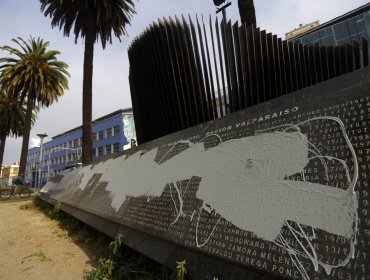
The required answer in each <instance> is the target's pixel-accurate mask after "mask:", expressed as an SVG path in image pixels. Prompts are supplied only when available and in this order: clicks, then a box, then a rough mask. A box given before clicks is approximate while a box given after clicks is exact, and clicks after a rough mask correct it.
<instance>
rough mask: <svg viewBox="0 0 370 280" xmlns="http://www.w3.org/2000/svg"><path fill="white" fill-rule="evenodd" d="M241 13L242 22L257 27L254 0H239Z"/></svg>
mask: <svg viewBox="0 0 370 280" xmlns="http://www.w3.org/2000/svg"><path fill="white" fill-rule="evenodd" d="M238 6H239V14H240V19H241V21H242V24H246V25H247V26H249V25H253V26H254V27H256V12H255V10H254V3H253V0H238Z"/></svg>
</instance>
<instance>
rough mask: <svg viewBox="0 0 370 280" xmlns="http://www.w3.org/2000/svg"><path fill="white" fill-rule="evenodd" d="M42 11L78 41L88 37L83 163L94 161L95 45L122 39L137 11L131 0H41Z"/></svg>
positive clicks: (53, 23) (86, 45)
mask: <svg viewBox="0 0 370 280" xmlns="http://www.w3.org/2000/svg"><path fill="white" fill-rule="evenodd" d="M40 2H41V11H43V12H44V15H45V16H46V17H47V16H50V18H51V19H52V21H51V25H52V27H55V26H58V27H59V29H63V32H64V35H65V36H69V35H70V33H71V30H72V28H73V33H74V35H75V42H77V39H78V37H80V36H81V38H84V39H85V50H84V66H83V87H82V163H83V164H89V163H90V162H91V161H92V130H91V122H92V78H93V58H94V44H95V42H96V41H98V40H99V39H100V41H101V44H102V46H103V49H104V48H105V46H106V43H107V42H109V43H112V33H113V34H114V36H115V37H117V38H118V39H119V40H120V38H121V36H122V35H125V34H126V24H130V20H131V16H132V15H133V14H134V13H135V10H134V3H133V1H132V0H40Z"/></svg>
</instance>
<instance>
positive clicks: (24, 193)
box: [0, 185, 32, 200]
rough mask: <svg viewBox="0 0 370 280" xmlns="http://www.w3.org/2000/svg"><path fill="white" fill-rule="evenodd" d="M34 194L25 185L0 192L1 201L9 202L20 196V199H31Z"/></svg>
mask: <svg viewBox="0 0 370 280" xmlns="http://www.w3.org/2000/svg"><path fill="white" fill-rule="evenodd" d="M31 194H32V191H31V190H30V189H29V188H27V187H26V186H24V185H21V186H19V187H16V188H14V187H11V188H7V189H2V190H0V199H1V200H7V199H9V198H10V197H11V196H12V195H14V196H15V195H19V197H20V198H27V197H30V196H31Z"/></svg>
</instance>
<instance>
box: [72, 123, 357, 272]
mask: <svg viewBox="0 0 370 280" xmlns="http://www.w3.org/2000/svg"><path fill="white" fill-rule="evenodd" d="M325 118H326V120H329V121H335V122H337V123H339V124H340V126H341V128H342V130H343V133H344V137H345V138H346V141H347V144H348V146H349V147H350V149H351V152H353V154H354V151H353V148H352V146H351V143H350V142H349V139H348V137H347V135H346V133H345V131H344V126H343V124H342V123H341V121H340V120H339V119H337V118H333V117H321V118H320V119H323V120H325ZM306 122H307V121H306ZM306 122H304V123H306ZM302 124H303V123H301V124H296V125H286V127H287V128H286V129H284V130H283V131H275V132H266V131H265V132H263V133H262V134H259V135H256V136H250V137H245V138H241V139H233V140H230V141H225V142H222V143H220V144H219V145H218V146H216V147H213V148H210V149H207V150H206V149H205V148H204V146H203V143H196V144H193V143H191V142H189V141H183V142H182V143H187V144H188V145H189V148H188V149H186V150H185V151H182V152H181V153H179V154H178V155H176V156H174V157H172V158H170V159H168V160H166V161H164V162H162V160H161V161H160V162H159V163H156V162H155V161H154V159H155V157H156V155H157V149H153V150H150V151H147V152H142V151H140V152H137V153H135V154H133V155H131V156H130V157H128V158H125V156H122V157H119V158H116V159H111V160H107V161H103V162H100V163H98V164H96V165H93V166H87V167H83V168H81V169H79V170H78V171H77V173H79V178H80V180H81V183H80V184H79V185H78V186H79V188H81V189H82V190H83V189H85V188H86V187H87V186H88V181H89V180H90V179H91V177H92V176H93V175H94V174H97V173H101V174H103V175H102V178H101V179H100V181H106V182H108V186H107V190H108V191H110V193H111V198H112V204H111V206H112V207H113V208H114V209H115V210H118V209H119V208H120V206H121V205H122V204H123V202H124V201H125V200H126V198H127V197H138V196H147V197H148V198H151V197H158V196H160V195H161V194H162V192H163V190H164V188H165V186H166V184H168V183H173V185H174V187H173V188H171V196H172V191H175V193H176V195H177V197H178V200H179V201H180V202H179V203H180V205H176V203H175V200H173V203H174V205H175V209H176V210H175V211H176V215H177V217H176V219H175V220H174V223H175V222H177V220H178V218H179V217H180V216H186V215H185V214H184V213H183V212H182V204H183V202H182V197H183V195H184V191H183V190H181V189H179V187H177V184H176V182H179V181H182V180H189V179H191V178H192V177H193V176H198V177H201V178H202V179H201V182H200V185H199V190H198V192H197V197H198V198H199V199H201V200H203V202H204V205H203V206H202V208H200V209H194V211H196V212H197V214H195V212H193V214H192V215H191V219H193V216H194V214H195V215H197V216H198V222H199V217H200V215H201V214H202V210H203V209H204V210H207V207H206V206H205V204H208V205H210V206H211V207H212V209H214V210H216V212H217V213H218V215H219V218H220V217H223V218H224V219H226V220H228V221H230V222H231V223H233V224H234V225H235V226H237V227H239V228H241V229H243V230H247V231H250V232H254V233H255V234H256V235H257V236H258V237H260V238H262V239H264V240H267V241H270V242H274V243H275V244H277V245H279V246H281V247H284V248H285V249H287V251H288V253H289V254H290V256H291V258H292V260H293V262H294V263H295V264H296V266H297V268H298V270H299V271H300V272H301V274H302V276H303V278H304V279H308V276H307V272H306V271H305V269H304V267H303V266H302V265H301V263H300V262H299V259H298V256H297V252H296V251H295V250H294V249H292V248H290V247H289V245H288V243H287V242H286V241H285V240H284V238H283V237H282V235H281V229H282V227H283V226H287V227H288V228H289V230H290V231H292V232H293V233H294V234H297V231H296V232H295V231H294V230H293V227H292V225H291V224H290V223H289V222H288V221H292V222H294V223H296V224H297V225H298V226H299V227H300V224H302V225H305V226H309V227H311V228H313V229H315V228H319V229H322V230H325V231H327V232H329V233H332V234H336V235H339V236H343V237H346V238H347V239H351V240H352V238H354V235H355V231H356V228H355V227H356V226H357V197H356V195H355V193H354V190H353V188H354V185H355V183H356V180H357V160H356V162H355V172H354V173H355V175H354V177H355V178H353V179H352V180H351V179H350V178H349V171H348V168H347V166H346V165H345V162H344V161H343V160H341V159H336V158H331V157H325V156H323V155H321V154H320V152H319V151H318V150H317V149H316V147H314V146H313V145H312V144H311V143H309V141H308V140H307V137H306V136H305V135H304V134H303V133H301V132H300V129H299V125H302ZM292 130H293V131H292ZM172 148H175V146H173V147H172ZM354 157H355V154H354ZM313 158H319V159H320V161H321V163H322V164H323V165H324V166H326V160H331V159H333V160H337V161H338V162H339V163H340V164H342V166H344V169H345V170H346V176H347V179H348V180H347V181H348V185H349V188H348V189H347V190H342V189H338V188H334V187H328V186H327V185H322V184H316V183H311V182H306V181H292V180H284V178H286V177H287V176H290V175H293V174H297V173H302V174H303V173H304V171H303V169H304V168H305V166H306V165H307V164H308V163H309V162H310V160H312V159H313ZM325 168H326V167H325ZM81 174H83V176H81ZM81 177H82V178H81ZM327 177H328V176H327ZM68 180H70V179H68ZM172 189H173V190H172ZM208 211H210V210H208ZM189 218H190V217H189ZM216 226H217V224H216V225H215V226H214V228H213V230H214V229H215V227H216ZM301 229H302V228H301ZM294 234H293V235H294ZM294 236H295V235H294ZM196 238H198V236H197V235H196ZM302 238H303V239H305V241H306V243H308V244H309V245H310V246H309V249H307V248H306V247H305V246H303V244H302V248H301V249H302V252H300V253H299V255H304V256H305V257H307V258H309V259H310V260H311V261H312V263H313V264H314V266H315V269H316V270H317V266H318V265H319V264H320V265H322V266H323V267H324V268H325V269H326V271H327V272H328V273H329V272H330V269H331V268H333V267H335V266H333V265H332V266H328V265H326V264H323V263H320V262H318V260H317V255H316V252H315V250H314V249H313V246H311V245H312V244H311V241H312V237H309V236H308V235H306V233H305V232H304V230H303V229H302V230H300V232H299V234H297V236H296V239H297V240H300V239H302ZM208 239H209V237H208ZM208 239H207V240H206V241H204V240H203V241H199V240H198V239H197V240H196V242H197V244H198V246H199V247H201V246H204V245H205V244H206V242H207V241H208ZM311 247H312V248H311ZM353 248H354V245H353V244H352V245H351V249H353ZM353 254H354V251H353V250H351V255H353ZM347 262H348V260H347V259H346V261H344V262H343V263H341V264H340V265H345V264H346V263H347Z"/></svg>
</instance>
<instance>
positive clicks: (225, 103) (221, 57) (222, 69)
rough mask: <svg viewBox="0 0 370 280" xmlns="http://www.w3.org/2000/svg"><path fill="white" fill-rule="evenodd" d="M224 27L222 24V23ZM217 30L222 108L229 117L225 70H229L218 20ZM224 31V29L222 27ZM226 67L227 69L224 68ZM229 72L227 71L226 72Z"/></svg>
mask: <svg viewBox="0 0 370 280" xmlns="http://www.w3.org/2000/svg"><path fill="white" fill-rule="evenodd" d="M221 25H222V22H221ZM215 28H216V37H217V47H218V56H219V61H220V74H221V81H222V94H223V101H222V102H221V103H220V106H221V107H222V108H223V109H224V112H225V115H228V114H229V112H228V103H227V98H226V87H227V85H226V82H225V70H226V69H227V66H226V61H225V64H224V63H223V58H224V57H225V58H226V55H223V54H222V47H221V36H220V25H219V23H218V18H216V23H215ZM221 29H222V27H221ZM224 65H225V67H224ZM226 71H227V70H226Z"/></svg>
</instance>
